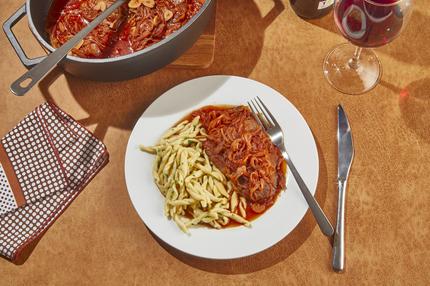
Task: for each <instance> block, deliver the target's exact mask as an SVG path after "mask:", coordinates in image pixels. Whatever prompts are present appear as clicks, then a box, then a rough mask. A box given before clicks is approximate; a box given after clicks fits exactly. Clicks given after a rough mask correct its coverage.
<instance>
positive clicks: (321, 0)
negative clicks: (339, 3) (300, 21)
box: [290, 0, 334, 19]
mask: <svg viewBox="0 0 430 286" xmlns="http://www.w3.org/2000/svg"><path fill="white" fill-rule="evenodd" d="M333 3H334V0H290V4H291V7H292V8H293V10H294V12H296V14H297V15H299V16H300V17H302V18H305V19H315V18H319V17H322V16H324V15H326V14H328V13H329V12H330V11H331V9H332V8H333Z"/></svg>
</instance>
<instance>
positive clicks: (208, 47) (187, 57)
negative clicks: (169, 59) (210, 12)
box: [169, 3, 217, 69]
mask: <svg viewBox="0 0 430 286" xmlns="http://www.w3.org/2000/svg"><path fill="white" fill-rule="evenodd" d="M215 5H217V3H215ZM216 10H217V9H216V7H215V13H214V16H213V17H212V20H211V21H210V23H209V25H208V26H207V27H206V30H205V31H204V32H203V34H202V35H201V36H200V38H199V39H198V40H197V41H196V43H195V44H194V45H193V46H192V47H191V48H190V49H189V50H188V51H187V52H185V54H183V55H182V56H181V57H180V58H178V59H177V60H176V61H174V62H173V63H171V64H170V65H169V67H171V68H196V69H204V68H208V67H209V66H210V65H211V64H212V62H213V60H214V52H215V27H216V25H215V22H216Z"/></svg>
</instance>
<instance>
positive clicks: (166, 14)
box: [163, 9, 173, 22]
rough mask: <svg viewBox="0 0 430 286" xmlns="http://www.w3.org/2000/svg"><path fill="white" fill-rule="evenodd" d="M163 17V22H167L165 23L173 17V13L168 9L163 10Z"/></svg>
mask: <svg viewBox="0 0 430 286" xmlns="http://www.w3.org/2000/svg"><path fill="white" fill-rule="evenodd" d="M163 16H164V20H165V21H166V22H167V21H169V20H170V19H172V17H173V12H172V11H170V10H168V9H166V10H164V12H163Z"/></svg>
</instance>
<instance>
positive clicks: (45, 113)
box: [0, 103, 109, 261]
mask: <svg viewBox="0 0 430 286" xmlns="http://www.w3.org/2000/svg"><path fill="white" fill-rule="evenodd" d="M0 143H1V144H0V255H1V256H3V257H5V258H7V259H9V260H11V261H14V260H15V259H17V257H19V254H20V253H21V252H23V251H24V250H25V248H26V247H27V246H29V245H30V244H31V243H32V242H33V241H34V240H36V239H38V238H39V237H40V236H41V235H42V234H43V233H44V232H45V231H46V230H47V229H48V228H49V227H50V226H51V225H52V223H53V222H54V221H55V220H56V219H57V218H58V217H59V216H60V215H61V213H62V212H63V211H64V210H65V209H66V208H67V207H68V206H69V205H70V203H71V202H72V201H73V200H74V199H75V198H76V197H77V196H78V195H79V193H80V192H81V191H82V189H83V188H84V187H85V186H86V185H87V184H88V183H89V182H90V181H91V179H92V178H93V177H94V176H95V175H96V174H97V173H98V171H100V170H101V169H102V168H103V167H104V165H105V164H106V163H107V162H108V158H109V154H108V153H107V150H106V147H105V146H104V145H103V143H102V142H101V141H99V140H98V139H97V138H95V137H94V136H93V135H92V134H91V133H90V132H89V131H87V130H86V129H85V128H84V127H82V126H81V125H80V124H79V123H77V122H76V121H75V120H73V118H71V117H70V116H69V115H67V114H66V113H65V112H63V111H62V110H61V109H59V108H58V107H57V106H55V105H54V104H52V103H45V104H42V105H40V106H39V107H37V108H36V109H35V110H34V111H33V112H31V113H30V114H28V115H27V116H26V117H25V118H24V119H23V120H22V121H21V122H20V123H19V124H18V125H17V126H16V127H14V128H13V129H12V130H11V131H10V132H9V133H8V134H6V136H4V137H3V138H2V139H1V142H0Z"/></svg>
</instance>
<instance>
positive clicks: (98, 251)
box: [0, 0, 430, 285]
mask: <svg viewBox="0 0 430 286" xmlns="http://www.w3.org/2000/svg"><path fill="white" fill-rule="evenodd" d="M275 2H276V3H277V4H276V5H274V1H273V0H258V1H257V0H256V1H251V0H220V1H219V11H218V15H217V17H218V19H217V50H216V53H215V62H214V64H213V65H212V66H211V67H210V68H209V69H205V70H181V69H175V70H172V69H162V70H160V71H158V72H156V73H153V74H152V75H149V76H146V77H142V78H139V79H135V80H131V81H126V82H120V83H96V82H89V81H84V80H80V79H77V78H74V77H72V76H69V75H64V74H62V73H61V72H60V71H54V73H52V74H51V75H50V76H49V77H48V78H46V79H45V80H44V81H43V82H41V83H40V85H39V86H37V87H35V88H34V89H33V90H32V91H31V92H30V93H28V95H27V96H25V97H15V96H13V95H11V94H10V92H9V84H10V83H11V82H12V81H13V80H14V79H16V78H17V77H18V76H19V75H21V74H22V73H23V72H24V71H25V69H24V68H23V67H22V65H21V63H20V62H19V60H18V58H17V57H16V55H15V53H14V51H13V50H12V48H11V47H10V45H9V43H8V41H7V40H6V38H5V36H4V34H3V33H1V35H0V47H1V60H0V74H1V79H0V93H1V96H0V116H1V123H0V134H5V133H6V132H7V131H8V130H9V129H10V128H11V127H12V126H14V125H15V124H16V123H17V122H18V120H19V119H21V118H22V117H23V116H24V115H25V114H26V113H28V112H29V111H31V110H32V109H33V108H34V107H35V106H36V105H38V104H40V103H42V102H43V101H45V100H46V99H53V100H54V101H55V102H56V103H57V104H58V105H59V106H60V107H61V108H63V109H64V110H66V111H67V112H69V113H70V114H71V115H72V116H74V117H75V118H76V119H80V121H81V122H82V123H83V124H84V125H85V126H88V127H89V128H90V129H91V130H94V131H95V134H96V135H97V136H99V138H102V139H103V140H104V142H105V143H106V145H107V147H108V150H109V152H110V154H111V162H110V164H109V165H108V166H106V168H105V169H104V170H103V171H102V172H101V173H100V174H99V175H98V176H97V177H96V178H95V179H94V181H93V182H92V183H91V184H90V185H89V186H88V187H87V189H86V190H85V191H84V192H83V193H82V194H81V195H80V197H79V198H78V199H77V200H76V201H75V203H74V204H73V205H72V206H71V207H70V208H69V209H68V210H67V211H66V212H65V214H64V215H63V216H62V217H61V218H60V219H59V220H58V221H57V223H55V225H54V226H53V227H52V228H51V229H50V230H49V231H48V232H47V234H46V235H45V236H44V238H43V239H42V240H41V241H40V243H39V245H38V246H37V247H36V249H35V251H34V252H33V254H32V256H31V257H30V258H29V259H28V261H27V262H26V263H25V264H24V265H22V266H15V265H13V264H10V263H9V262H7V261H5V260H0V281H1V282H0V284H2V285H79V284H87V285H150V284H153V285H180V284H185V283H186V282H189V283H190V284H191V285H199V284H205V285H206V284H207V285H221V284H222V285H254V284H261V285H269V283H270V284H274V285H277V284H285V285H287V283H288V285H290V284H299V285H304V284H314V285H321V284H329V283H330V284H347V285H358V284H369V285H376V284H385V285H394V284H410V285H429V284H430V275H429V274H428V271H429V270H428V269H429V266H430V251H429V247H430V227H429V222H428V221H429V219H430V208H429V202H430V192H429V190H428V186H429V185H430V176H429V175H428V171H429V170H430V168H429V167H430V131H429V130H430V69H429V67H430V53H429V49H428V47H429V45H430V28H429V26H428V23H429V22H430V11H429V10H428V5H429V4H430V1H428V0H419V1H416V3H415V10H414V12H413V15H412V20H411V22H410V23H409V26H408V27H407V28H406V30H405V31H404V33H403V35H402V36H401V37H400V38H399V39H397V40H396V41H395V42H393V43H392V44H390V45H388V46H386V47H383V48H380V49H378V50H377V53H378V55H379V57H380V59H381V61H382V64H383V68H384V75H383V78H382V82H381V84H380V85H379V86H378V87H377V88H375V89H374V90H373V91H371V92H369V93H368V94H365V95H361V96H346V95H343V94H340V93H338V92H336V91H335V90H334V89H332V88H331V87H330V86H329V85H328V84H327V83H326V82H325V80H324V77H323V74H322V71H321V65H322V60H323V58H324V56H325V55H326V53H327V52H328V51H329V50H330V49H331V48H332V47H333V46H334V45H336V44H339V43H342V42H344V41H345V40H344V39H343V38H342V37H341V36H339V34H338V33H337V31H336V27H335V26H334V23H333V19H332V17H330V16H327V17H325V18H323V19H322V20H318V21H312V23H310V22H305V21H303V20H301V19H299V18H298V17H296V16H295V14H294V13H293V11H292V10H291V8H290V7H289V3H288V1H280V0H276V1H275ZM21 4H22V1H17V0H0V7H1V9H0V21H1V22H4V21H5V20H6V19H7V17H8V16H9V15H11V14H12V13H13V12H14V11H15V10H16V9H17V8H18V7H19V6H20V5H21ZM15 30H16V32H17V34H18V37H19V38H20V40H21V41H22V43H23V46H24V48H25V50H27V51H30V55H33V56H35V55H38V54H40V53H41V50H40V48H39V45H38V44H37V42H36V40H34V39H33V37H32V36H31V34H30V32H29V30H28V28H27V24H26V22H25V21H22V22H21V23H20V24H19V25H18V27H16V29H15ZM209 74H234V75H240V76H245V77H249V78H252V79H256V80H259V81H261V82H263V83H265V84H268V85H270V86H272V87H274V88H275V89H277V90H279V91H280V92H281V93H283V94H284V95H285V96H286V97H288V99H289V100H290V101H291V102H292V103H293V104H295V105H296V107H297V108H298V109H299V110H300V111H301V112H302V114H303V115H304V117H305V118H306V120H307V122H308V124H309V125H310V127H311V129H312V130H313V132H314V135H315V138H316V141H317V144H318V148H319V153H320V154H319V155H320V180H319V185H318V190H317V195H316V197H317V199H318V200H319V202H320V203H321V205H322V206H323V208H324V210H325V211H326V212H327V214H328V215H329V217H330V219H331V221H332V222H335V213H336V202H337V192H336V191H337V189H336V172H337V163H336V158H337V157H336V150H337V149H336V106H337V104H338V103H342V104H343V105H344V107H345V110H346V111H347V112H348V115H349V119H350V122H351V125H352V128H353V132H354V139H355V147H356V157H355V162H354V165H353V169H352V173H351V179H350V184H349V193H348V197H347V232H346V245H347V252H346V257H347V270H346V272H345V273H344V274H343V275H338V274H335V273H333V272H332V271H331V266H330V260H331V246H330V243H329V241H328V239H326V238H325V237H323V235H322V234H321V233H320V231H319V229H318V227H317V226H316V224H315V222H314V220H313V218H312V216H311V215H310V214H309V213H308V214H307V215H306V217H305V218H304V220H303V221H302V222H301V223H300V225H299V226H298V227H297V228H296V229H295V230H294V231H293V232H292V233H291V234H290V235H289V236H288V237H287V238H285V239H284V240H282V241H281V242H280V243H278V244H277V245H275V246H274V247H272V248H270V249H268V250H267V251H264V252H263V253H260V254H258V255H255V256H253V257H249V258H245V259H240V260H235V261H225V262H213V261H207V260H202V259H197V258H193V257H189V256H187V255H184V254H180V253H178V252H177V251H175V250H172V249H170V248H168V247H166V246H165V245H163V244H162V243H160V242H158V241H157V240H156V239H154V237H153V236H152V235H151V233H150V232H149V231H148V230H147V229H146V227H145V226H144V225H143V223H142V222H141V220H140V219H139V217H138V215H137V214H136V212H135V211H134V209H133V207H132V205H131V202H130V200H129V197H128V194H127V190H126V186H125V182H124V168H123V165H124V151H125V147H126V143H127V139H128V137H129V135H130V130H131V128H132V127H133V124H134V122H135V121H136V120H137V118H138V116H139V115H140V114H141V113H142V112H143V111H144V110H145V108H146V107H147V106H148V105H149V104H150V103H151V102H152V101H153V100H154V99H155V98H156V97H157V96H159V95H160V94H161V93H163V92H164V91H166V90H167V89H169V88H171V87H172V86H174V85H176V84H178V83H180V82H182V81H185V80H188V79H191V78H194V77H198V76H203V75H209ZM51 82H52V84H51ZM404 90H406V91H407V92H408V93H409V96H407V97H402V96H401V94H402V91H404ZM403 93H404V92H403ZM228 274H234V275H228Z"/></svg>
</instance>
